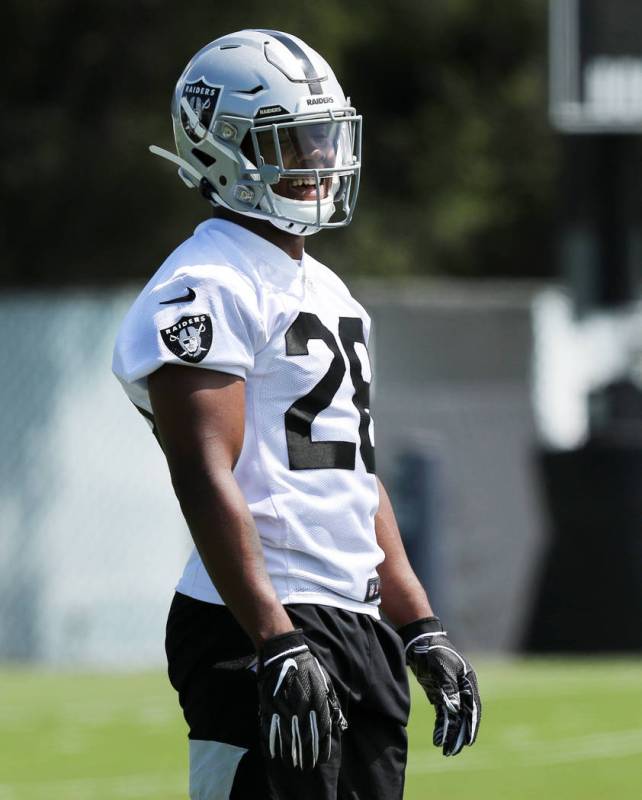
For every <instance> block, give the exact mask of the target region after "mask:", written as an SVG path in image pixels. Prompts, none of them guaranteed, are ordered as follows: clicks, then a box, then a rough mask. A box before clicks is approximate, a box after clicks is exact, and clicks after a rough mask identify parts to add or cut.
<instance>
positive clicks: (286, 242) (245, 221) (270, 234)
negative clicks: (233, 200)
mask: <svg viewBox="0 0 642 800" xmlns="http://www.w3.org/2000/svg"><path fill="white" fill-rule="evenodd" d="M214 216H215V217H216V218H217V219H226V220H228V221H229V222H234V223H235V224H236V225H240V226H241V227H242V228H246V229H247V230H248V231H251V232H252V233H255V234H256V235H257V236H261V237H263V239H267V241H268V242H270V243H271V244H273V245H276V246H277V247H280V248H281V250H283V251H284V252H285V253H287V254H288V255H289V256H290V258H293V259H294V260H295V261H300V260H301V258H303V244H304V241H305V237H304V236H296V235H295V234H293V233H287V232H286V231H282V230H279V228H275V227H274V225H272V223H271V222H268V221H267V220H264V219H254V218H253V217H246V216H243V215H242V214H235V213H234V212H233V211H228V209H227V208H217V209H216V210H215V211H214Z"/></svg>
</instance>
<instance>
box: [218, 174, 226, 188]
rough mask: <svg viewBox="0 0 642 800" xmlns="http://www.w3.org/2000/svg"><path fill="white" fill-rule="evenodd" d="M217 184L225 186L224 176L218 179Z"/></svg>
mask: <svg viewBox="0 0 642 800" xmlns="http://www.w3.org/2000/svg"><path fill="white" fill-rule="evenodd" d="M218 182H219V183H220V184H221V186H227V178H226V177H225V175H221V176H220V178H219V179H218Z"/></svg>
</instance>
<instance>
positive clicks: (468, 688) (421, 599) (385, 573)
mask: <svg viewBox="0 0 642 800" xmlns="http://www.w3.org/2000/svg"><path fill="white" fill-rule="evenodd" d="M378 485H379V510H378V512H377V514H376V516H375V532H376V536H377V542H378V544H379V546H380V547H381V549H382V550H383V551H384V553H385V559H384V561H383V563H382V564H380V565H379V567H378V571H379V577H380V579H381V608H382V610H383V612H384V614H385V615H386V616H387V617H388V619H389V620H390V621H391V622H392V623H393V625H396V626H397V633H398V634H399V635H400V636H401V639H402V641H403V643H404V648H405V653H406V660H407V662H408V665H409V666H410V668H411V669H412V671H413V672H414V673H415V675H416V677H417V680H418V681H419V683H420V684H421V686H422V687H423V689H424V690H425V692H426V695H427V696H428V699H429V700H430V702H431V703H432V704H433V705H434V706H435V712H436V720H435V730H434V733H433V742H434V744H435V745H436V746H438V747H441V748H442V751H443V754H444V755H446V756H450V755H456V754H457V753H459V752H460V751H461V749H462V747H463V746H464V745H471V744H473V743H474V741H475V738H476V737H477V731H478V729H479V721H480V719H481V701H480V698H479V691H478V688H477V676H476V675H475V671H474V670H473V668H472V667H471V666H470V664H469V663H468V661H467V660H466V658H465V657H464V656H463V655H462V654H461V653H460V652H459V651H458V650H457V649H456V648H455V646H454V645H453V644H452V642H450V641H449V639H448V638H447V636H446V633H447V632H446V631H444V629H443V627H442V624H441V622H440V620H439V618H438V617H436V616H435V615H434V612H433V610H432V608H431V606H430V603H429V601H428V597H427V595H426V592H425V591H424V588H423V587H422V585H421V583H420V582H419V579H418V578H417V576H416V575H415V573H414V570H413V569H412V567H411V566H410V562H409V561H408V556H407V555H406V550H405V548H404V546H403V542H402V540H401V534H400V533H399V527H398V525H397V521H396V519H395V515H394V511H393V509H392V504H391V502H390V498H389V497H388V493H387V492H386V490H385V488H384V486H383V484H382V483H381V481H379V480H378Z"/></svg>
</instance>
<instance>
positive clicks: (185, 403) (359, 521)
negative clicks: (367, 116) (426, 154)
mask: <svg viewBox="0 0 642 800" xmlns="http://www.w3.org/2000/svg"><path fill="white" fill-rule="evenodd" d="M172 122H173V126H174V135H175V140H176V153H170V152H168V151H166V150H162V149H161V148H158V147H152V148H151V149H152V151H153V152H155V153H156V154H158V155H160V156H162V157H164V158H166V159H168V160H169V161H171V162H173V163H174V164H175V165H176V166H178V173H179V175H180V177H181V178H182V179H183V181H184V182H185V183H186V184H187V186H189V187H191V188H195V189H196V190H197V191H198V192H199V193H200V194H201V195H202V196H203V197H204V198H205V199H206V200H207V201H208V202H209V203H211V204H212V205H213V206H214V209H215V210H214V216H213V218H211V219H209V220H207V221H205V222H203V223H202V224H201V225H199V226H198V227H197V228H196V230H195V232H194V234H193V236H192V237H191V238H189V239H188V240H187V241H186V242H184V243H183V244H182V245H180V246H179V247H178V249H177V250H175V251H174V252H173V253H172V254H171V255H170V256H169V258H168V259H167V260H166V261H165V263H164V264H163V265H162V266H161V267H160V269H159V270H158V272H157V273H156V274H155V275H154V276H153V278H152V279H151V280H150V282H149V283H148V284H147V286H146V287H145V288H144V289H143V291H142V292H141V294H140V296H139V297H138V299H137V300H136V301H135V303H134V304H133V306H132V308H131V309H130V311H129V313H128V314H127V316H126V318H125V320H124V322H123V324H122V327H121V329H120V332H119V334H118V340H117V343H116V348H115V354H114V371H115V373H116V375H117V376H118V378H119V379H120V381H121V382H122V384H123V387H124V389H125V391H126V392H127V394H128V396H129V397H130V399H131V400H132V401H133V403H134V405H135V406H136V407H137V408H138V410H139V411H140V412H141V413H142V414H143V415H144V416H145V417H146V418H147V419H148V420H149V422H150V424H151V426H152V428H153V431H154V433H155V435H156V437H157V439H158V441H159V443H160V445H161V447H162V449H163V451H164V454H165V456H166V458H167V463H168V465H169V470H170V473H171V478H172V483H173V486H174V489H175V492H176V495H177V497H178V500H179V502H180V505H181V508H182V510H183V513H184V515H185V519H186V521H187V524H188V526H189V529H190V531H191V534H192V536H193V539H194V543H195V548H194V551H193V553H192V555H191V557H190V558H189V561H188V562H187V565H186V566H185V569H184V572H183V575H182V577H181V579H180V581H179V583H178V586H177V592H176V595H175V597H174V600H173V603H172V607H171V610H170V613H169V619H168V624H167V640H166V647H167V655H168V662H169V676H170V680H171V682H172V684H173V686H174V687H175V689H176V690H177V692H178V697H179V701H180V704H181V706H182V708H183V712H184V715H185V719H186V720H187V724H188V726H189V756H190V797H192V798H199V800H223V799H224V798H243V799H244V800H248V798H272V799H273V800H277V799H278V800H301V798H302V797H305V798H306V800H331V798H332V799H333V800H334V799H335V798H337V797H341V798H348V797H350V798H353V800H357V799H358V800H399V799H400V798H401V796H402V792H403V783H404V769H405V763H406V722H407V718H408V710H409V693H408V684H407V676H406V664H409V665H410V667H411V668H412V670H413V671H414V672H415V674H416V676H417V678H418V680H419V682H420V683H421V684H422V686H423V687H424V689H425V690H426V693H427V695H428V698H429V700H430V702H431V703H433V705H434V706H435V710H436V725H435V732H434V741H435V744H436V745H438V746H439V747H440V748H441V749H442V751H443V753H444V755H447V756H449V755H455V754H456V753H458V752H459V751H460V750H461V749H462V748H463V747H464V745H471V744H472V743H473V742H474V741H475V737H476V735H477V728H478V725H479V719H480V714H481V706H480V702H479V695H478V691H477V682H476V678H475V673H474V672H473V670H472V668H471V666H470V664H469V663H468V662H467V661H466V659H465V658H464V657H463V656H462V655H461V654H460V653H459V652H458V650H457V648H456V647H455V646H454V645H453V644H452V643H451V642H450V641H449V639H448V638H447V634H446V631H445V630H444V629H443V627H442V625H441V622H440V621H439V619H438V618H437V617H436V616H435V615H434V613H433V611H432V609H431V607H430V605H429V602H428V599H427V597H426V593H425V591H424V590H423V588H422V587H421V585H420V583H419V581H418V579H417V578H416V576H415V575H414V573H413V571H412V569H411V567H410V565H409V563H408V560H407V558H406V555H405V552H404V548H403V545H402V543H401V539H400V535H399V531H398V528H397V524H396V522H395V517H394V514H393V511H392V507H391V505H390V501H389V499H388V496H387V494H386V491H385V489H384V487H383V486H382V484H381V482H380V481H379V480H378V478H377V475H376V470H375V450H374V438H373V423H372V419H371V415H370V402H369V387H370V382H371V371H370V363H369V360H368V352H367V347H368V339H369V334H370V319H369V317H368V315H367V313H366V312H365V310H364V309H363V308H362V307H361V305H360V304H359V303H358V302H357V301H356V300H355V299H354V298H353V297H352V295H351V294H350V292H349V291H348V289H347V288H346V286H345V285H344V284H343V283H342V281H341V280H340V279H339V278H338V277H337V276H336V275H335V274H334V273H333V272H332V271H331V270H330V269H328V268H327V267H325V266H323V265H322V264H320V263H319V262H318V261H316V260H315V259H313V258H312V257H310V256H309V255H308V254H307V253H306V252H305V249H304V243H305V237H307V236H310V235H311V234H314V233H316V232H318V231H320V230H322V229H324V228H333V227H339V226H342V225H347V224H348V223H349V222H350V219H351V217H352V214H353V211H354V207H355V202H356V198H357V192H358V188H359V174H360V170H361V118H360V116H359V115H358V114H357V113H356V111H355V109H354V108H353V107H352V106H351V104H350V101H349V100H346V97H345V95H344V93H343V91H342V89H341V87H340V85H339V83H338V82H337V79H336V78H335V76H334V74H333V72H332V70H331V69H330V67H329V66H328V64H327V63H326V62H325V61H324V60H323V59H322V58H321V56H319V55H318V54H317V53H316V52H315V51H314V50H312V49H311V48H310V47H308V46H307V45H306V44H305V43H304V42H302V41H301V40H300V39H297V38H296V37H294V36H290V35H288V34H285V33H281V32H278V31H270V30H245V31H240V32H238V33H234V34H231V35H228V36H223V37H221V38H220V39H217V40H216V41H214V42H212V43H211V44H208V45H207V46H206V47H204V48H203V49H202V50H200V51H199V52H198V53H197V54H196V55H195V56H194V58H193V59H192V60H191V61H190V62H189V64H188V65H187V67H186V68H185V71H184V72H183V74H182V75H181V77H180V79H179V81H178V84H177V86H176V89H175V92H174V96H173V101H172ZM380 610H382V611H383V613H384V615H385V617H386V619H387V620H388V622H384V621H382V619H381V616H380ZM393 626H394V627H393ZM395 628H396V630H395Z"/></svg>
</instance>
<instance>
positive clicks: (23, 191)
mask: <svg viewBox="0 0 642 800" xmlns="http://www.w3.org/2000/svg"><path fill="white" fill-rule="evenodd" d="M4 19H5V31H7V32H8V34H5V48H6V50H7V51H8V53H7V63H8V65H9V68H8V69H6V70H5V71H4V72H3V78H2V81H3V83H4V86H3V89H4V92H3V96H4V98H5V104H6V105H5V113H4V114H3V115H2V122H1V123H0V124H1V125H2V141H3V143H4V146H5V157H4V158H3V159H2V161H1V163H0V170H1V173H0V182H1V183H2V186H3V189H4V213H3V232H2V249H3V256H2V261H1V264H2V266H1V267H0V269H1V270H2V273H3V278H4V280H3V285H7V283H14V284H22V285H30V284H34V283H42V282H45V283H51V284H60V283H65V282H72V281H73V282H78V281H81V282H87V283H95V282H100V283H103V282H109V281H114V280H122V279H132V280H136V281H137V282H140V281H141V280H142V279H143V278H144V277H146V276H148V275H149V274H151V272H153V271H154V269H155V268H156V267H157V266H158V264H159V263H160V261H161V260H162V259H163V258H164V257H165V255H166V254H167V253H168V252H169V251H170V250H171V248H172V247H173V246H175V245H176V243H178V242H179V241H180V240H181V239H182V238H184V237H185V236H186V235H187V234H188V233H189V232H190V231H191V229H192V228H193V227H194V225H195V224H196V223H197V222H198V221H200V220H201V219H203V218H204V217H205V216H207V215H208V213H209V212H208V209H207V206H206V205H205V204H204V203H203V202H202V201H200V200H199V198H198V197H197V195H196V193H195V192H192V193H188V192H187V191H186V190H185V189H184V188H183V186H182V184H181V183H180V181H178V179H177V178H176V177H175V174H174V173H173V172H172V170H171V168H170V167H169V166H168V165H163V164H162V163H161V162H160V161H158V160H157V159H155V158H154V157H152V156H151V155H150V154H149V153H148V152H147V145H148V144H149V143H152V142H156V143H158V144H160V145H162V146H166V147H171V146H172V140H171V126H170V121H169V98H170V94H171V90H172V88H173V86H174V83H175V81H176V79H177V77H178V75H179V74H180V72H181V71H182V69H183V67H184V65H185V63H186V62H187V60H188V59H189V57H190V56H191V55H192V54H193V53H194V52H195V51H196V50H197V49H198V48H199V47H201V46H202V45H203V44H204V43H205V42H207V41H208V40H211V39H213V38H216V36H219V35H221V34H223V33H228V32H230V31H233V30H239V29H241V28H244V27H269V28H277V29H282V30H286V31H289V32H291V33H294V34H296V35H298V36H300V37H301V38H303V39H304V40H305V41H307V42H309V44H310V45H312V46H313V47H315V48H316V49H318V50H319V51H320V52H322V53H323V54H324V56H325V57H326V58H327V59H328V60H329V61H330V62H331V63H332V64H333V66H334V68H335V71H336V72H337V74H338V76H339V78H340V80H341V82H342V84H343V86H344V88H345V89H346V91H347V92H348V93H349V94H350V95H351V96H352V98H353V101H354V103H355V104H356V106H357V108H358V109H359V111H361V112H362V113H363V114H364V118H365V126H364V137H365V143H364V144H365V154H364V161H365V168H364V175H363V182H362V194H361V197H360V201H359V208H358V211H357V214H356V217H355V221H354V222H353V224H352V226H351V228H350V230H349V231H341V232H337V233H329V234H322V235H319V236H316V237H314V238H313V239H312V240H311V241H310V243H309V247H310V251H311V252H312V253H314V254H317V255H319V256H320V257H321V258H325V259H327V260H328V261H329V263H331V264H333V265H335V266H336V267H337V268H338V269H339V270H340V271H342V272H343V273H352V274H357V273H358V274H380V275H389V274H390V275H399V274H404V273H414V274H425V273H447V274H453V275H479V276H484V275H489V276H490V275H494V276H498V275H506V276H529V275H545V274H550V273H551V272H552V266H551V246H550V240H551V236H550V232H549V228H550V224H551V218H552V212H551V206H552V197H553V186H554V180H555V176H556V171H557V165H556V153H557V149H556V146H555V139H554V137H553V135H552V134H551V132H550V130H549V128H548V124H547V121H546V114H545V72H546V71H545V30H546V3H545V0H520V2H518V3H503V2H500V0H486V2H484V3H479V2H477V1H476V0H430V2H426V0H394V2H393V0H376V2H365V1H364V0H353V2H351V3H345V2H341V0H325V2H323V3H317V2H312V1H311V0H299V2H297V3H291V2H289V1H286V0H272V2H270V4H269V7H268V6H266V5H265V3H259V2H257V0H245V2H244V3H243V4H242V6H238V5H233V4H230V5H224V4H218V3H217V4H214V3H212V2H205V0H192V1H191V2H190V3H189V4H187V5H185V4H183V5H181V4H177V3H170V2H164V1H163V0H110V2H102V3H86V2H83V1H82V0H49V1H48V2H46V3H45V2H37V0H8V2H7V3H6V4H5V13H4Z"/></svg>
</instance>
